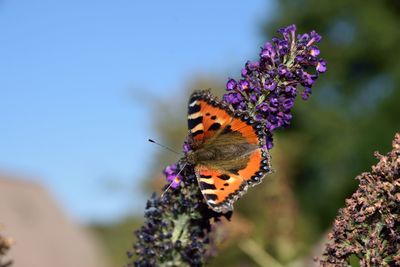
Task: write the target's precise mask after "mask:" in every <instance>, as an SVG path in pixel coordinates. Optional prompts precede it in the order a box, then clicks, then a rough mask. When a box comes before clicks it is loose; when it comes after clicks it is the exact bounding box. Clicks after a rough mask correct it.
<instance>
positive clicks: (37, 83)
mask: <svg viewBox="0 0 400 267" xmlns="http://www.w3.org/2000/svg"><path fill="white" fill-rule="evenodd" d="M273 12H274V8H273V3H271V2H268V1H262V0H255V1H248V2H246V3H244V2H243V1H227V0H223V1H210V0H207V1H154V0H153V1H133V0H129V1H128V0H126V1H123V0H121V1H92V0H90V1H77V0H68V1H64V0H62V1H61V0H60V1H50V0H48V1H45V0H36V1H28V0H19V1H11V0H3V1H0V171H3V172H8V173H12V174H18V175H20V176H21V177H25V178H24V179H30V180H34V181H38V182H40V183H41V184H43V185H44V186H45V187H46V188H47V189H48V190H49V192H50V193H51V194H52V195H53V196H54V197H55V198H56V200H57V201H58V202H59V203H60V205H61V206H62V207H63V208H64V209H65V210H66V212H67V213H68V214H70V215H71V216H72V217H73V218H74V219H75V220H77V221H80V222H90V221H110V220H116V219H118V218H121V217H123V216H125V215H126V214H130V213H132V212H135V213H137V214H141V213H142V212H143V207H144V202H145V199H146V197H147V196H145V195H143V194H142V193H141V188H140V187H141V183H142V180H141V179H142V178H143V177H144V176H145V174H146V168H149V166H150V164H151V162H152V157H154V155H155V151H156V149H158V148H157V147H154V145H151V144H149V143H147V142H146V140H147V138H148V137H153V136H157V133H156V132H155V130H154V129H153V128H152V127H151V125H152V122H151V116H150V113H151V112H150V111H151V110H152V109H151V107H149V106H146V105H148V103H142V104H140V103H138V102H137V101H136V102H135V99H132V95H133V94H132V92H133V91H135V90H136V91H139V92H146V93H149V94H152V95H157V96H158V97H160V98H161V99H163V98H165V99H167V98H171V96H173V95H174V94H180V93H182V92H183V90H185V88H184V87H185V85H186V84H187V82H188V81H189V80H190V79H191V78H192V77H193V76H195V75H196V74H197V73H203V74H208V73H210V74H212V75H219V76H221V77H228V76H232V77H235V76H238V74H239V71H240V68H241V66H242V65H243V64H244V62H245V61H246V60H247V59H249V58H252V57H254V55H255V54H256V53H257V51H258V47H259V46H261V45H262V43H263V41H265V40H262V39H261V38H260V37H261V34H260V25H261V23H262V22H265V21H266V20H267V19H268V17H271V14H273ZM113 189H114V190H113ZM121 189H123V190H121Z"/></svg>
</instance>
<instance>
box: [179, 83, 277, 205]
mask: <svg viewBox="0 0 400 267" xmlns="http://www.w3.org/2000/svg"><path fill="white" fill-rule="evenodd" d="M188 127H189V145H190V147H191V151H189V152H188V153H187V155H186V157H185V160H186V161H187V162H188V163H190V164H192V165H194V168H195V173H196V177H197V180H198V182H199V186H200V190H201V192H202V194H203V196H204V198H205V200H206V202H207V204H208V205H209V206H210V207H211V208H212V209H213V210H214V211H216V212H227V211H230V210H232V209H233V203H234V202H235V201H236V200H237V199H238V198H240V197H241V196H242V195H243V194H244V193H245V192H246V190H247V188H248V186H249V185H255V184H258V183H259V182H261V179H262V178H263V177H264V175H265V174H266V173H268V172H269V170H270V168H269V154H268V153H267V151H266V149H264V134H263V129H262V125H261V124H260V123H258V122H256V121H255V120H253V119H252V117H251V116H250V115H248V114H247V113H243V112H233V111H232V110H230V109H229V106H228V105H227V104H226V103H225V102H223V101H218V100H217V99H216V98H214V97H213V96H212V95H211V93H210V92H209V91H197V92H195V93H193V94H192V96H191V97H190V100H189V109H188Z"/></svg>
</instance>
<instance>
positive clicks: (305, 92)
mask: <svg viewBox="0 0 400 267" xmlns="http://www.w3.org/2000/svg"><path fill="white" fill-rule="evenodd" d="M310 95H311V88H309V87H306V88H304V90H303V92H301V98H302V99H303V100H307V99H308V98H309V97H310Z"/></svg>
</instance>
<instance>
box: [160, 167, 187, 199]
mask: <svg viewBox="0 0 400 267" xmlns="http://www.w3.org/2000/svg"><path fill="white" fill-rule="evenodd" d="M186 165H187V162H185V164H183V167H182V168H181V169H180V170H179V172H178V173H177V174H176V175H175V178H174V180H172V182H171V183H170V184H169V185H168V187H167V188H166V189H165V190H164V192H162V194H161V198H163V197H164V195H165V193H166V192H167V191H168V190H169V189H170V188H171V186H172V184H173V183H179V182H180V180H179V174H181V172H182V171H183V169H185V167H186Z"/></svg>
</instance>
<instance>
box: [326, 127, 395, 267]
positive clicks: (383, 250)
mask: <svg viewBox="0 0 400 267" xmlns="http://www.w3.org/2000/svg"><path fill="white" fill-rule="evenodd" d="M376 156H377V158H378V159H379V163H378V164H377V165H375V166H373V167H372V171H371V172H370V173H363V174H361V175H359V176H358V177H357V179H358V180H359V181H360V185H359V188H358V189H357V191H356V192H355V193H354V194H353V195H352V197H351V198H349V199H347V200H346V207H345V208H343V209H341V210H340V211H339V216H338V217H337V218H336V220H335V223H334V225H333V229H332V231H331V232H330V234H329V237H330V239H331V240H332V242H331V243H329V244H328V245H327V246H326V249H325V252H324V255H323V259H322V261H321V265H322V266H348V265H349V261H350V259H351V257H353V259H354V258H356V259H357V260H358V261H359V263H358V264H357V265H358V266H400V133H398V134H396V136H395V139H394V141H393V150H392V151H391V152H390V153H388V154H387V156H382V155H379V154H378V153H376Z"/></svg>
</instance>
